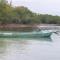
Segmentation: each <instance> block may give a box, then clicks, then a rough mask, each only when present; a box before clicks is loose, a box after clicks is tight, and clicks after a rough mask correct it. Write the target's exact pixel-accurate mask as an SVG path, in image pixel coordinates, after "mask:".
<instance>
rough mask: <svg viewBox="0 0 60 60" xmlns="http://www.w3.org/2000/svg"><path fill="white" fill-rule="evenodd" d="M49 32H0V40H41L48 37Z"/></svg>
mask: <svg viewBox="0 0 60 60" xmlns="http://www.w3.org/2000/svg"><path fill="white" fill-rule="evenodd" d="M51 34H52V32H51V31H32V32H0V38H41V37H42V38H43V37H50V36H51Z"/></svg>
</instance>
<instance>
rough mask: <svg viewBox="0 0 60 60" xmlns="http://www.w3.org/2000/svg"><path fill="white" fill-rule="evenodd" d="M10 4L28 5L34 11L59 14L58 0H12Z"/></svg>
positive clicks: (59, 2)
mask: <svg viewBox="0 0 60 60" xmlns="http://www.w3.org/2000/svg"><path fill="white" fill-rule="evenodd" d="M8 1H11V0H8ZM12 5H14V6H25V7H28V8H29V9H30V10H31V11H32V12H35V13H40V14H50V15H59V16H60V0H12Z"/></svg>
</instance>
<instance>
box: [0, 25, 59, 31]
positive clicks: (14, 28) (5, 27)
mask: <svg viewBox="0 0 60 60" xmlns="http://www.w3.org/2000/svg"><path fill="white" fill-rule="evenodd" d="M57 27H58V28H60V25H58V24H0V30H6V31H9V30H10V31H27V30H29V31H30V30H33V29H36V28H39V29H53V28H54V29H57Z"/></svg>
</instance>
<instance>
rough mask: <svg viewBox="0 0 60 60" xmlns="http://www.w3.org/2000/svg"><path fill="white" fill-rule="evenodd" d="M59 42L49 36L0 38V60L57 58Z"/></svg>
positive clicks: (53, 59)
mask: <svg viewBox="0 0 60 60" xmlns="http://www.w3.org/2000/svg"><path fill="white" fill-rule="evenodd" d="M58 58H59V59H60V44H59V45H58V43H55V42H52V40H51V39H50V38H40V39H19V38H15V39H14V38H0V60H58Z"/></svg>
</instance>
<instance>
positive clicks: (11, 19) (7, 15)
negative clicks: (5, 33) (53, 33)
mask: <svg viewBox="0 0 60 60" xmlns="http://www.w3.org/2000/svg"><path fill="white" fill-rule="evenodd" d="M7 23H8V24H10V23H16V24H40V23H47V24H60V16H52V15H48V14H45V15H44V14H37V13H33V12H32V11H30V10H29V9H28V8H27V7H24V6H16V7H13V6H12V5H11V3H10V4H8V2H7V1H6V0H0V24H7Z"/></svg>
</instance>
